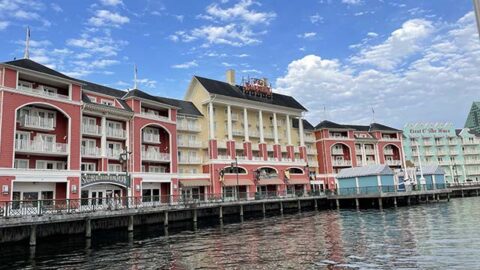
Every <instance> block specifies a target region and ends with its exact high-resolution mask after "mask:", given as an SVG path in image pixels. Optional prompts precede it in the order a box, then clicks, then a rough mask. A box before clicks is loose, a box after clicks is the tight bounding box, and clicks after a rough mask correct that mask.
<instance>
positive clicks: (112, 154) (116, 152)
mask: <svg viewBox="0 0 480 270" xmlns="http://www.w3.org/2000/svg"><path fill="white" fill-rule="evenodd" d="M123 152H124V150H123V149H110V148H109V149H107V157H108V158H110V159H119V158H120V154H121V153H123Z"/></svg>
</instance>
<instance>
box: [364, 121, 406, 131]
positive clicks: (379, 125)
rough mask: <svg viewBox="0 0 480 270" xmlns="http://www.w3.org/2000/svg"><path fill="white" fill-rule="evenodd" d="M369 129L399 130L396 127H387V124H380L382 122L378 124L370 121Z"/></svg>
mask: <svg viewBox="0 0 480 270" xmlns="http://www.w3.org/2000/svg"><path fill="white" fill-rule="evenodd" d="M370 131H395V132H399V131H401V130H399V129H396V128H392V127H389V126H385V125H382V124H379V123H372V124H370Z"/></svg>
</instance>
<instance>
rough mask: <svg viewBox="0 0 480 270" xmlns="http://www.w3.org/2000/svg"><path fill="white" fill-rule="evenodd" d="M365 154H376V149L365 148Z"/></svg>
mask: <svg viewBox="0 0 480 270" xmlns="http://www.w3.org/2000/svg"><path fill="white" fill-rule="evenodd" d="M365 154H366V155H375V150H374V149H365Z"/></svg>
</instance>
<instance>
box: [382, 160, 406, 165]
mask: <svg viewBox="0 0 480 270" xmlns="http://www.w3.org/2000/svg"><path fill="white" fill-rule="evenodd" d="M385 163H386V164H387V165H388V166H402V161H401V160H386V161H385Z"/></svg>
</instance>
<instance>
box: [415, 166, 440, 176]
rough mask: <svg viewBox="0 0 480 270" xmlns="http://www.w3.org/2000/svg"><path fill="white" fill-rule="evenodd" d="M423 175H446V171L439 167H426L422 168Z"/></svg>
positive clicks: (418, 172)
mask: <svg viewBox="0 0 480 270" xmlns="http://www.w3.org/2000/svg"><path fill="white" fill-rule="evenodd" d="M422 170H423V174H424V175H429V174H445V170H444V169H443V168H442V167H440V166H439V165H425V166H422ZM417 174H420V171H417Z"/></svg>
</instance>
